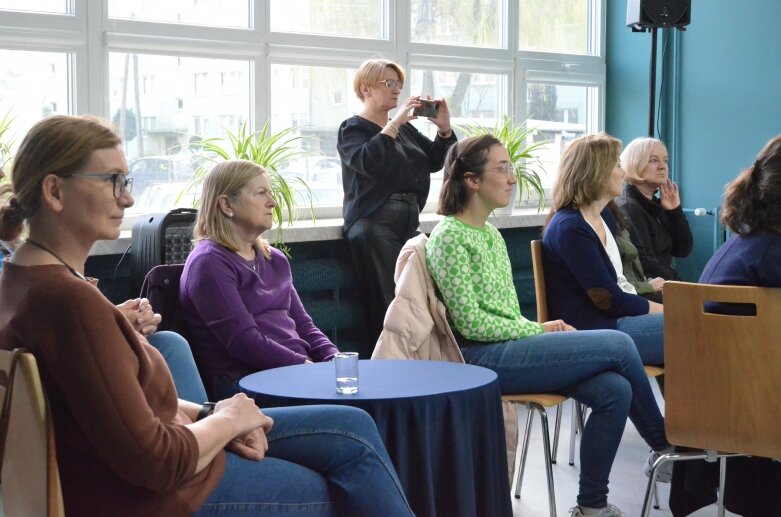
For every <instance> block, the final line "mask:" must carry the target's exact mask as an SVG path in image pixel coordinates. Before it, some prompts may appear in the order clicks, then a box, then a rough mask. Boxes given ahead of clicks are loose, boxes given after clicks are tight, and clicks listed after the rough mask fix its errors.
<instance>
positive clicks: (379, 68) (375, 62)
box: [353, 59, 404, 102]
mask: <svg viewBox="0 0 781 517" xmlns="http://www.w3.org/2000/svg"><path fill="white" fill-rule="evenodd" d="M386 68H392V69H393V70H395V71H396V73H397V74H399V80H400V81H401V82H404V69H402V68H401V66H399V65H397V64H396V63H394V62H393V61H388V60H387V59H367V60H366V61H364V62H363V63H361V67H360V68H358V72H356V73H355V78H353V90H354V91H355V95H356V96H357V97H358V99H360V101H361V102H363V100H364V97H363V92H362V91H361V87H362V86H376V85H377V84H378V83H379V82H380V78H381V77H382V73H383V72H384V71H385V69H386Z"/></svg>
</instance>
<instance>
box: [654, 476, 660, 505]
mask: <svg viewBox="0 0 781 517" xmlns="http://www.w3.org/2000/svg"><path fill="white" fill-rule="evenodd" d="M658 509H659V483H654V510H658Z"/></svg>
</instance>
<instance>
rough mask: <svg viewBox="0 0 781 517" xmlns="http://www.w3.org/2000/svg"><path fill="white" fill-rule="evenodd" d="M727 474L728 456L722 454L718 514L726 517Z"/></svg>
mask: <svg viewBox="0 0 781 517" xmlns="http://www.w3.org/2000/svg"><path fill="white" fill-rule="evenodd" d="M726 475H727V458H725V457H724V456H722V457H721V458H719V501H718V508H719V510H718V515H719V517H724V479H725V477H726Z"/></svg>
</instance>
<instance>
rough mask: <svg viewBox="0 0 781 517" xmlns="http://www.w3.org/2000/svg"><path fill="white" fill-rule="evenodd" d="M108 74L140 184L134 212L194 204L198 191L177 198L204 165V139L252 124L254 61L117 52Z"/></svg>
mask: <svg viewBox="0 0 781 517" xmlns="http://www.w3.org/2000/svg"><path fill="white" fill-rule="evenodd" d="M109 75H110V84H109V86H110V96H111V97H110V110H111V111H110V113H111V120H112V121H113V122H114V124H115V125H116V126H117V128H119V130H120V133H122V129H121V128H122V127H124V140H125V141H124V145H125V153H126V154H127V157H128V164H129V166H130V173H131V175H132V176H133V178H134V183H133V197H135V199H136V205H135V206H134V207H133V208H132V209H131V210H132V211H134V212H141V213H146V212H156V211H163V210H168V209H169V208H173V207H174V206H192V201H193V196H194V192H188V193H186V195H183V196H181V199H180V200H179V202H178V203H176V198H177V197H178V196H179V194H180V193H181V192H183V191H185V190H186V187H187V184H188V182H189V181H190V180H191V179H192V177H193V174H194V173H195V171H196V170H197V169H198V166H199V164H200V163H202V160H203V159H202V158H201V157H200V151H201V148H200V146H199V145H198V143H199V141H200V140H201V139H203V138H210V137H219V138H224V137H225V136H226V135H225V130H229V131H231V132H234V133H235V132H236V131H237V130H238V129H239V128H240V127H241V126H242V125H243V124H244V123H245V122H246V121H247V120H248V117H249V114H250V63H249V61H234V60H222V59H201V58H189V57H177V56H153V55H146V54H125V53H117V52H112V53H111V54H110V55H109ZM225 145H227V143H226V144H225Z"/></svg>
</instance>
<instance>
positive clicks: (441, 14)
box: [411, 0, 504, 48]
mask: <svg viewBox="0 0 781 517" xmlns="http://www.w3.org/2000/svg"><path fill="white" fill-rule="evenodd" d="M411 11H412V12H411V16H412V28H411V32H412V36H411V38H412V41H418V42H421V43H441V44H445V45H471V46H475V47H497V48H498V47H502V46H503V27H504V23H503V22H502V2H501V1H500V0H468V1H466V0H412V2H411Z"/></svg>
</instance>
